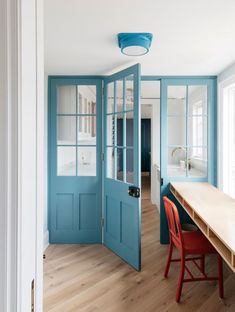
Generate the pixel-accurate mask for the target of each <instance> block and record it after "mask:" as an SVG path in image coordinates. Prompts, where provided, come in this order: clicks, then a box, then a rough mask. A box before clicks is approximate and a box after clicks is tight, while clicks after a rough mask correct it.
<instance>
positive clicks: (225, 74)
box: [217, 63, 235, 190]
mask: <svg viewBox="0 0 235 312" xmlns="http://www.w3.org/2000/svg"><path fill="white" fill-rule="evenodd" d="M234 80H235V63H233V64H232V65H231V66H229V67H227V68H225V69H224V70H223V71H222V72H221V73H220V74H219V75H218V79H217V82H218V86H217V87H218V129H219V130H218V148H217V158H218V168H217V170H218V187H219V188H220V189H221V190H224V187H225V185H224V183H223V178H224V175H226V174H227V172H226V171H227V170H228V168H227V166H225V167H226V168H224V165H223V163H224V160H223V158H224V146H223V136H224V134H225V133H223V130H224V128H225V125H224V118H225V117H224V113H225V111H224V107H223V106H224V105H225V102H224V99H223V91H224V88H226V87H227V86H228V85H229V84H230V83H231V82H234ZM227 126H228V125H227ZM227 158H228V157H226V159H227ZM225 163H226V161H225Z"/></svg>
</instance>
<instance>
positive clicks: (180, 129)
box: [167, 116, 186, 145]
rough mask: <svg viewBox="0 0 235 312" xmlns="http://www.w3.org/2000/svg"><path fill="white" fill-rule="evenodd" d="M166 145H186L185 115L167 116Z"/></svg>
mask: <svg viewBox="0 0 235 312" xmlns="http://www.w3.org/2000/svg"><path fill="white" fill-rule="evenodd" d="M167 126H168V129H167V131H168V145H186V117H181V116H170V117H169V116H168V117H167Z"/></svg>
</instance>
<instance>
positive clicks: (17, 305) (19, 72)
mask: <svg viewBox="0 0 235 312" xmlns="http://www.w3.org/2000/svg"><path fill="white" fill-rule="evenodd" d="M42 3H43V2H42V0H34V1H28V0H21V1H20V2H19V1H17V0H3V1H2V2H1V10H0V23H1V25H0V35H1V50H0V73H1V84H0V91H1V92H0V101H1V105H0V119H1V120H0V127H1V129H0V144H1V153H0V170H1V174H0V183H1V187H0V192H1V194H0V201H1V202H0V206H1V209H0V213H1V215H0V222H2V221H3V224H0V231H1V233H0V242H1V243H0V244H1V245H0V248H1V249H0V250H1V252H0V276H1V278H0V311H4V312H14V311H20V312H28V311H31V307H32V301H31V283H32V281H33V280H35V287H36V289H35V293H36V292H37V290H38V289H40V292H41V296H40V295H39V296H37V295H36V294H35V300H36V301H34V303H35V304H37V306H36V307H35V311H39V312H41V311H42V207H40V198H41V195H42V192H41V188H42V179H41V175H40V174H38V173H39V172H42V170H41V167H42V166H41V165H42V162H41V158H40V156H41V151H42V148H41V147H42V146H41V145H40V146H39V144H38V143H39V141H40V142H42V141H43V133H42V132H41V131H40V125H42V124H40V121H41V119H40V118H38V116H39V115H40V116H41V117H42V116H43V114H44V112H43V110H40V109H41V106H40V105H41V104H42V102H40V100H42V94H43V88H42V84H41V82H42V79H41V78H42V76H41V75H42V73H43V50H42V44H43V42H42V41H43V37H42ZM37 35H39V37H40V38H39V37H38V36H37ZM2 104H3V105H2ZM38 130H39V131H38ZM38 189H39V191H38ZM37 208H38V209H37ZM38 230H39V231H38ZM40 231H41V232H40ZM36 241H37V242H36ZM36 248H37V250H38V255H39V256H38V257H36ZM2 270H3V272H2ZM37 274H38V276H39V275H41V278H40V276H39V278H37V276H36V275H37Z"/></svg>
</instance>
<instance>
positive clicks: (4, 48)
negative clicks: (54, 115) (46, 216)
mask: <svg viewBox="0 0 235 312" xmlns="http://www.w3.org/2000/svg"><path fill="white" fill-rule="evenodd" d="M17 8H18V1H17V0H4V1H2V2H1V10H0V23H1V25H0V37H1V40H0V41H1V49H0V73H1V81H0V102H1V103H3V105H0V144H1V153H0V172H1V174H0V207H1V209H0V248H1V249H0V250H1V252H0V276H1V279H0V310H1V311H4V312H8V311H9V312H10V311H11V312H13V311H16V310H17V281H18V278H17V244H18V240H17V237H18V236H17V232H18V225H17V219H18V211H17V208H18V178H17V176H18V122H17V116H18V16H17V14H18V11H17Z"/></svg>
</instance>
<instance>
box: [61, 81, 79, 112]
mask: <svg viewBox="0 0 235 312" xmlns="http://www.w3.org/2000/svg"><path fill="white" fill-rule="evenodd" d="M57 114H76V86H59V87H57Z"/></svg>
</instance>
